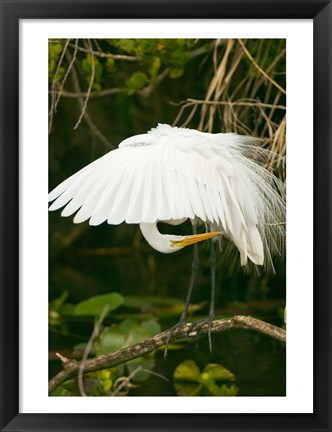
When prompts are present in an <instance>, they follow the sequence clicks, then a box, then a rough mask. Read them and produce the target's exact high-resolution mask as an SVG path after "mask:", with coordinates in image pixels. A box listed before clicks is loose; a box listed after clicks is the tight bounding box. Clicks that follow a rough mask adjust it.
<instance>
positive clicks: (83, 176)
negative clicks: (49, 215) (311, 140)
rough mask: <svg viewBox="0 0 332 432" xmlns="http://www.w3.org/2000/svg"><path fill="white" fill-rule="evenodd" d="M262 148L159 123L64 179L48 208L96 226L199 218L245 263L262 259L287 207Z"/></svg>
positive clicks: (274, 242) (249, 141)
mask: <svg viewBox="0 0 332 432" xmlns="http://www.w3.org/2000/svg"><path fill="white" fill-rule="evenodd" d="M263 152H264V151H263V150H261V149H259V148H258V147H255V146H253V145H252V139H250V138H246V137H241V136H239V135H235V134H207V133H202V132H198V131H195V130H190V129H180V128H172V127H170V126H168V125H159V126H158V127H157V128H156V129H153V130H152V131H150V132H149V133H148V134H144V135H137V136H134V137H131V138H128V139H127V140H125V141H123V142H122V143H121V144H120V146H119V148H118V149H116V150H113V151H111V152H110V153H108V154H106V155H105V156H104V157H102V158H100V159H98V160H97V161H95V162H93V163H92V164H90V165H88V166H87V167H85V168H83V169H82V170H81V171H79V172H78V173H76V174H74V175H73V176H72V177H70V178H69V179H67V180H65V181H64V182H63V183H61V184H60V185H59V186H58V187H57V188H56V189H54V190H53V191H52V192H51V193H50V195H49V200H50V201H51V200H54V199H56V200H55V201H54V203H53V204H52V205H51V207H50V210H56V209H58V208H60V207H64V206H65V208H64V210H63V211H62V215H63V216H70V215H72V214H73V213H75V212H77V213H76V215H75V217H74V222H76V223H79V222H83V221H85V220H88V219H89V223H90V224H91V225H98V224H101V223H102V222H104V221H107V222H108V223H109V224H120V223H121V222H124V221H125V222H127V223H141V222H146V223H153V222H156V221H158V220H164V221H167V220H172V219H173V220H177V219H184V218H190V219H195V218H199V219H201V220H202V221H203V222H206V223H208V224H210V225H214V226H218V227H219V228H218V229H220V230H222V231H223V232H224V233H225V235H226V236H227V237H229V238H230V239H231V240H232V241H233V242H234V243H235V245H236V246H237V247H238V249H239V250H240V254H241V264H242V265H244V264H246V262H247V257H249V259H250V260H251V261H252V262H254V263H255V264H263V261H264V249H265V255H267V256H269V254H270V249H271V243H272V252H274V250H273V249H277V248H278V247H279V243H280V241H279V239H278V237H279V236H278V235H275V234H274V233H275V232H277V233H278V232H280V234H281V231H280V230H276V229H272V227H273V224H276V223H279V222H281V221H283V220H284V212H285V207H284V203H283V200H282V198H281V196H280V194H279V192H278V190H277V188H276V185H277V183H278V180H277V179H276V178H275V177H274V176H273V175H272V174H271V173H269V172H268V171H267V170H265V169H264V168H263V167H262V166H261V165H260V164H259V163H257V161H256V160H255V159H257V158H258V157H260V156H262V154H263ZM268 227H270V228H268ZM267 248H268V250H266V249H267ZM269 248H270V249H269Z"/></svg>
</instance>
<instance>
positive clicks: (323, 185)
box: [0, 0, 332, 431]
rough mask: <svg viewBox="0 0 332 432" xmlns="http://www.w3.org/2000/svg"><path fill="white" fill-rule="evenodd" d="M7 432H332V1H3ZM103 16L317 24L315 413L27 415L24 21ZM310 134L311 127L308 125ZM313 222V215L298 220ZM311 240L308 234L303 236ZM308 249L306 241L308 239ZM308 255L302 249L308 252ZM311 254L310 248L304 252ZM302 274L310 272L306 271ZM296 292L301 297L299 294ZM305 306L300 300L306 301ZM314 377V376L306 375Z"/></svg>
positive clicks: (1, 386)
mask: <svg viewBox="0 0 332 432" xmlns="http://www.w3.org/2000/svg"><path fill="white" fill-rule="evenodd" d="M0 5H1V8H0V14H1V23H0V26H1V53H0V54H1V57H0V64H1V82H0V84H1V88H0V97H1V105H0V108H1V123H0V124H1V147H0V149H1V154H0V162H1V171H0V172H1V193H0V200H1V201H0V202H1V219H0V220H1V240H0V244H1V267H0V269H1V270H0V272H1V299H0V320H1V369H0V371H1V372H0V373H1V376H0V392H1V393H0V409H1V419H0V429H1V431H39V430H40V431H48V430H52V431H73V430H79V431H106V430H110V431H138V430H154V431H159V430H160V431H161V430H162V431H184V430H202V431H203V430H204V431H210V430H211V431H212V430H220V431H235V430H236V431H242V430H243V431H244V430H246V431H248V430H251V431H256V430H265V431H269V430H271V431H272V430H273V431H295V430H297V431H299V430H303V431H331V430H332V421H331V400H332V393H331V382H332V380H331V364H332V362H331V359H332V358H331V348H332V344H331V324H332V322H331V321H332V320H331V316H332V308H331V298H332V296H331V270H330V267H329V264H330V262H331V253H330V251H331V238H332V237H331V225H330V216H331V215H330V201H331V193H332V188H331V175H330V167H332V164H331V162H332V161H331V156H332V151H331V150H332V147H331V135H332V128H331V119H332V117H331V114H332V110H331V100H332V98H331V76H332V70H331V65H332V43H331V42H332V37H331V36H332V25H331V24H332V4H331V1H326V0H322V1H317V0H291V1H284V0H281V1H278V0H273V1H270V0H262V1H259V0H256V1H251V0H228V1H223V0H207V1H203V0H201V1H196V0H188V1H185V0H173V1H172V0H165V1H154V2H152V1H140V0H138V1H133V0H131V1H127V0H117V1H112V0H105V1H98V0H97V1H93V0H86V1H84V2H83V1H80V0H68V1H66V2H63V1H55V0H50V1H49V0H40V1H33V0H21V1H16V0H0ZM64 18H68V19H84V18H85V19H87V18H91V19H92V18H93V19H99V18H103V19H105V18H178V19H185V18H230V19H231V18H236V19H241V18H242V19H244V18H245V19H266V18H270V19H271V18H274V19H285V18H289V19H313V22H314V318H315V322H314V413H313V414H295V413H294V414H20V413H19V257H20V251H19V233H20V230H19V178H20V173H19V127H18V126H19V124H18V121H19V85H18V77H19V20H20V19H40V20H43V19H64ZM304 127H305V125H304ZM299 217H301V218H305V215H299ZM303 236H304V238H305V236H306V233H303ZM304 244H305V240H304ZM300 247H301V248H302V247H303V246H301V245H300ZM302 253H303V251H302ZM299 271H303V269H299ZM289 289H296V290H298V292H299V294H298V295H299V297H300V295H301V289H300V287H289ZM299 307H300V302H299ZM304 379H305V377H304Z"/></svg>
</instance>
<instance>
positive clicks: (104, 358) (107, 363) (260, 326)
mask: <svg viewBox="0 0 332 432" xmlns="http://www.w3.org/2000/svg"><path fill="white" fill-rule="evenodd" d="M190 327H191V324H186V325H185V326H184V327H182V329H181V332H180V331H179V330H178V329H177V330H176V331H174V333H173V334H172V336H171V338H170V342H172V341H176V340H179V339H183V333H185V334H186V333H187V332H188V331H189V329H190ZM230 329H245V330H254V331H257V332H259V333H262V334H265V335H267V336H269V337H271V338H273V339H277V340H279V341H280V342H286V332H285V330H284V329H282V328H280V327H276V326H274V325H272V324H269V323H266V322H265V321H261V320H258V319H256V318H252V317H249V316H242V315H237V316H234V317H232V318H227V319H222V320H215V321H213V323H212V328H211V332H212V333H215V334H216V333H222V332H223V331H225V330H230ZM207 333H208V326H207V324H206V325H204V326H203V327H202V328H201V329H200V331H199V336H204V335H206V334H207ZM167 336H168V330H166V331H164V332H162V333H159V334H157V335H156V336H153V337H152V338H150V339H147V340H145V341H142V342H140V343H137V344H135V345H132V346H128V347H125V348H122V349H120V350H119V351H116V352H112V353H109V354H105V355H101V356H98V357H95V358H93V359H90V360H86V361H85V364H84V373H89V372H96V371H98V370H102V369H107V368H111V367H113V366H116V365H119V364H122V363H126V362H127V361H129V360H132V359H135V358H137V357H142V356H144V355H147V354H150V353H152V352H154V351H156V350H157V349H158V348H160V347H162V346H163V345H165V341H166V339H167ZM187 336H188V338H189V339H190V338H193V339H195V338H197V336H198V335H197V331H195V330H193V331H191V332H190V333H189V334H187ZM58 357H59V358H60V360H61V361H62V365H63V368H64V369H63V370H62V371H61V372H60V373H58V374H57V375H56V376H55V377H53V378H52V379H51V380H50V382H49V387H48V390H49V393H52V392H53V391H54V390H55V389H56V388H57V387H58V386H60V385H61V384H63V383H64V382H65V381H67V380H68V379H70V378H73V377H74V376H75V375H77V374H78V372H79V370H80V367H81V362H79V361H76V360H71V359H67V358H65V357H63V356H61V355H60V354H58Z"/></svg>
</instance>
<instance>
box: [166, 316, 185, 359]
mask: <svg viewBox="0 0 332 432" xmlns="http://www.w3.org/2000/svg"><path fill="white" fill-rule="evenodd" d="M185 325H186V322H185V321H179V322H178V323H177V324H175V325H174V326H173V327H171V328H170V329H169V330H168V335H167V339H166V341H165V351H164V358H165V359H166V357H167V352H168V344H169V341H170V339H171V337H172V334H173V333H174V332H175V331H176V330H178V332H179V333H180V334H181V335H182V336H183V337H184V338H185V339H186V340H187V341H189V340H190V339H189V337H188V334H189V332H185V331H183V327H184V326H185Z"/></svg>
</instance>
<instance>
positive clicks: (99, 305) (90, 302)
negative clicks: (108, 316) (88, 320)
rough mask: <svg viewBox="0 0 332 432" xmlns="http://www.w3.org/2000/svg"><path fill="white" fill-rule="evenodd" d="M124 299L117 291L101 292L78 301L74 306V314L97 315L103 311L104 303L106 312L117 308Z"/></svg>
mask: <svg viewBox="0 0 332 432" xmlns="http://www.w3.org/2000/svg"><path fill="white" fill-rule="evenodd" d="M123 301H124V299H123V297H122V295H120V294H118V293H111V294H103V295H98V296H94V297H90V298H89V299H87V300H83V301H82V302H80V303H78V304H77V305H76V306H75V308H74V314H75V315H93V316H99V315H100V314H101V312H102V311H103V309H104V307H105V305H108V313H109V312H110V311H112V310H114V309H117V308H118V307H119V306H120V305H122V303H123Z"/></svg>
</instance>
